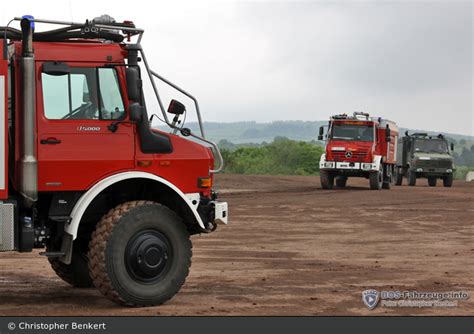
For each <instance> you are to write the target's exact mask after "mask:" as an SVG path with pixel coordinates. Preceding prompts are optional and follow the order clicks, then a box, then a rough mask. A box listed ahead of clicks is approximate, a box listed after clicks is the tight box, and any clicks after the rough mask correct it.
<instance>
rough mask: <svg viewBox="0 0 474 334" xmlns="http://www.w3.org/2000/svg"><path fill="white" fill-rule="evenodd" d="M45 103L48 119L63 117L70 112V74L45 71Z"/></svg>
mask: <svg viewBox="0 0 474 334" xmlns="http://www.w3.org/2000/svg"><path fill="white" fill-rule="evenodd" d="M41 81H42V82H43V103H44V112H45V116H46V118H48V119H62V118H63V117H65V116H67V115H68V114H69V111H70V110H69V91H68V76H67V75H61V76H54V75H49V74H46V73H43V74H42V75H41Z"/></svg>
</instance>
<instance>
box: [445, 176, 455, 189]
mask: <svg viewBox="0 0 474 334" xmlns="http://www.w3.org/2000/svg"><path fill="white" fill-rule="evenodd" d="M443 186H445V187H448V188H449V187H452V186H453V174H448V175H446V176H445V177H444V178H443Z"/></svg>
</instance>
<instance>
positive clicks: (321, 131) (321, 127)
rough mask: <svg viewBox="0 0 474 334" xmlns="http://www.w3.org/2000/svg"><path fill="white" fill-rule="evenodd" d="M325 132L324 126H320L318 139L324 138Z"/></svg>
mask: <svg viewBox="0 0 474 334" xmlns="http://www.w3.org/2000/svg"><path fill="white" fill-rule="evenodd" d="M323 134H324V126H320V127H319V136H318V140H323Z"/></svg>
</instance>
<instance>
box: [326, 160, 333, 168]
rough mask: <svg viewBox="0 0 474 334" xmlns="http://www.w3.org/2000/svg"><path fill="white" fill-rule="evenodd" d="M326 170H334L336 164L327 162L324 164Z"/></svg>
mask: <svg viewBox="0 0 474 334" xmlns="http://www.w3.org/2000/svg"><path fill="white" fill-rule="evenodd" d="M324 167H325V168H334V162H333V161H326V162H325V163H324Z"/></svg>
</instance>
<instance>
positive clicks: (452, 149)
mask: <svg viewBox="0 0 474 334" xmlns="http://www.w3.org/2000/svg"><path fill="white" fill-rule="evenodd" d="M451 151H454V143H451Z"/></svg>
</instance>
